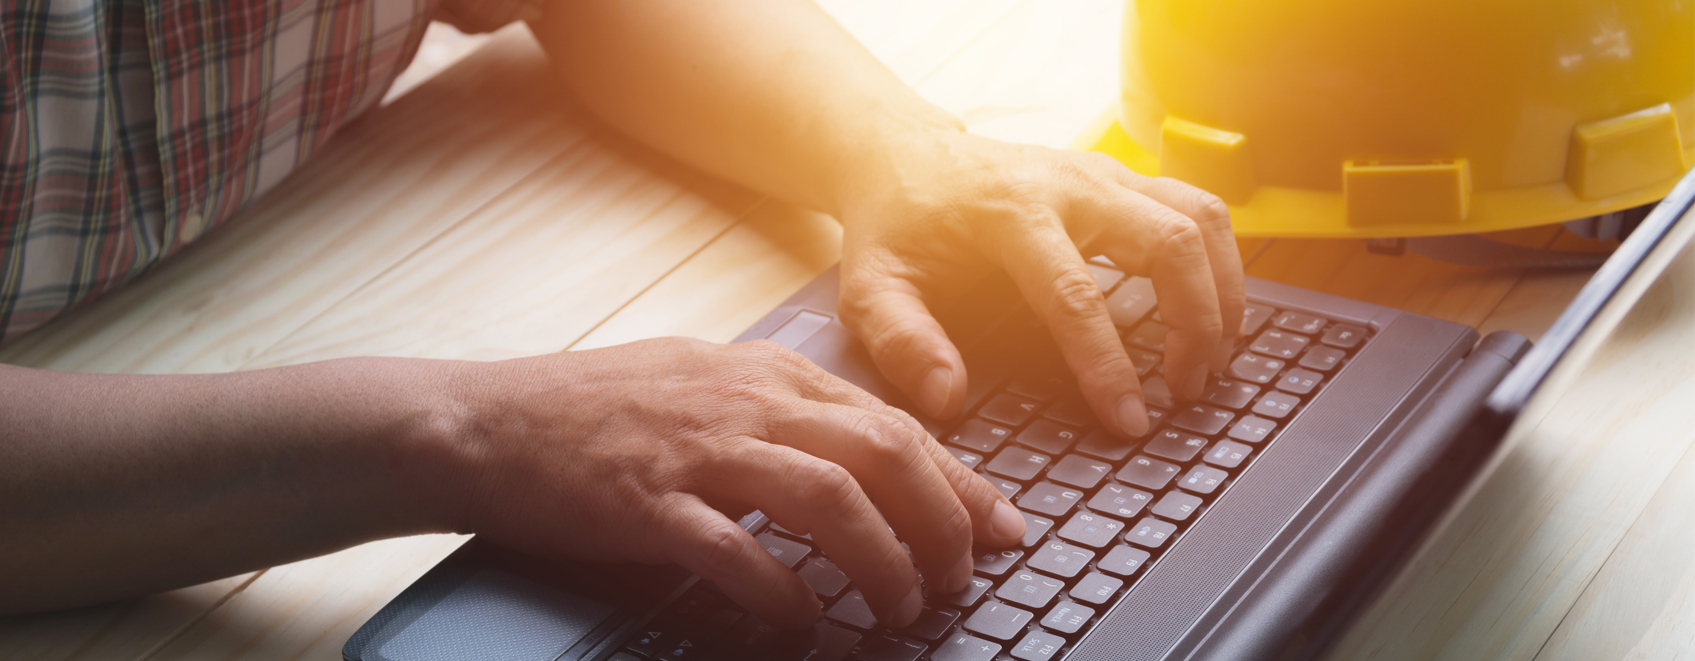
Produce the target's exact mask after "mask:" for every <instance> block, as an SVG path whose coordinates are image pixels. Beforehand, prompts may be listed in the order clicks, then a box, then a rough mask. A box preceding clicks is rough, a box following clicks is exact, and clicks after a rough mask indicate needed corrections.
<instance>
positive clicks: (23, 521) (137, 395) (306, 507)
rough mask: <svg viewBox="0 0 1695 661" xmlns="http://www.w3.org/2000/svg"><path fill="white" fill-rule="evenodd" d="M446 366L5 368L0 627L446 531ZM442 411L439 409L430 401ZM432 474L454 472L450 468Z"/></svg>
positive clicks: (0, 414)
mask: <svg viewBox="0 0 1695 661" xmlns="http://www.w3.org/2000/svg"><path fill="white" fill-rule="evenodd" d="M441 367H442V364H440V363H428V362H424V361H408V360H396V359H356V360H339V361H331V362H324V363H315V364H311V365H302V366H298V367H290V368H284V369H274V370H263V371H255V372H242V373H236V374H217V375H194V376H129V375H96V374H71V373H62V372H49V371H44V370H34V369H26V368H21V367H14V366H9V365H0V402H5V405H4V406H0V437H4V441H3V442H0V467H4V469H3V470H0V558H4V559H5V561H4V562H3V563H0V613H4V612H17V611H22V610H42V609H52V608H63V607H68V606H75V605H81V604H87V603H91V602H95V601H101V600H105V599H112V598H118V597H126V596H133V595H138V594H144V593H147V592H151V591H156V590H160V589H164V588H170V587H177V586H182V585H188V584H192V583H197V582H201V581H206V580H211V579H214V578H219V577H222V576H228V575H231V574H235V573H239V572H242V571H247V570H251V569H257V568H262V567H268V566H271V565H275V564H280V563H283V562H289V561H293V560H298V559H301V558H306V557H310V556H313V555H318V554H322V553H327V552H329V551H333V550H336V549H340V548H344V547H347V546H350V545H353V544H356V543H359V542H363V541H368V540H372V539H379V538H382V537H390V536H395V535H400V534H406V533H414V532H424V531H427V530H433V529H440V528H441V526H440V524H439V523H438V522H436V521H431V520H430V519H428V518H427V517H428V515H429V513H430V508H428V507H421V506H419V505H418V503H419V502H420V500H421V499H423V500H427V499H429V498H430V497H431V494H430V493H429V492H428V491H423V490H419V489H417V488H416V485H418V484H421V483H425V482H426V480H425V479H422V478H425V477H427V476H425V475H421V474H419V473H421V472H422V471H425V470H429V468H428V467H429V466H431V465H432V464H431V463H430V462H429V461H426V460H423V455H424V454H425V453H428V452H430V451H431V448H430V446H429V445H428V443H427V442H426V441H427V440H428V439H435V438H442V437H444V434H442V433H441V430H440V429H438V427H440V426H441V425H442V424H444V423H445V422H446V421H448V420H450V419H451V417H450V416H449V415H447V412H449V411H451V408H450V407H447V406H440V405H438V404H439V403H440V402H441V401H442V400H445V397H441V396H437V397H431V396H429V395H428V393H431V392H437V393H445V392H446V389H445V388H442V387H439V386H440V385H441V382H442V379H443V377H444V373H443V370H442V369H440V368H441ZM432 400H435V401H432ZM433 465H437V466H439V465H440V462H436V463H435V464H433Z"/></svg>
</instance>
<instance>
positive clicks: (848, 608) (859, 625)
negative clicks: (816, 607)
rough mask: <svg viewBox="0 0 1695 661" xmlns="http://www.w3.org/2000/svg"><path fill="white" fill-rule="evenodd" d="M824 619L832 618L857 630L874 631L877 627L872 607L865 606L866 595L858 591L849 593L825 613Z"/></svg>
mask: <svg viewBox="0 0 1695 661" xmlns="http://www.w3.org/2000/svg"><path fill="white" fill-rule="evenodd" d="M824 617H827V618H830V619H832V620H835V621H837V622H840V623H842V624H846V625H848V626H850V627H853V628H855V629H872V628H875V627H876V626H877V616H876V615H872V614H871V607H870V606H867V605H865V595H862V594H860V593H859V591H858V590H854V591H852V592H849V593H847V596H846V597H842V600H841V601H838V602H836V605H834V606H831V607H830V610H827V611H824Z"/></svg>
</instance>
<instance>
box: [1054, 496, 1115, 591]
mask: <svg viewBox="0 0 1695 661" xmlns="http://www.w3.org/2000/svg"><path fill="white" fill-rule="evenodd" d="M1121 532H1124V523H1123V522H1122V521H1118V520H1116V519H1109V518H1106V517H1104V516H1100V515H1098V514H1090V513H1088V512H1078V513H1076V514H1073V515H1071V520H1070V521H1066V522H1065V525H1063V526H1060V528H1059V538H1060V539H1064V540H1069V541H1073V542H1077V543H1078V544H1082V545H1084V546H1093V547H1095V548H1097V549H1098V548H1100V547H1103V546H1106V545H1107V544H1111V543H1112V540H1113V538H1114V537H1117V536H1118V533H1121ZM1067 578H1069V577H1067Z"/></svg>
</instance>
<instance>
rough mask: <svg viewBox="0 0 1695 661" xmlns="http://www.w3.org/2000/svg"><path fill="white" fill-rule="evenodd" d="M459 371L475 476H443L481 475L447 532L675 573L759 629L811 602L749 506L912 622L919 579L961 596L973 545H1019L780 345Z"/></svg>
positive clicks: (971, 484)
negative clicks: (757, 530) (766, 544)
mask: <svg viewBox="0 0 1695 661" xmlns="http://www.w3.org/2000/svg"><path fill="white" fill-rule="evenodd" d="M459 370H460V374H459V376H457V377H455V380H456V381H457V382H458V383H460V384H463V385H462V386H461V387H460V388H459V389H460V390H461V394H460V396H459V399H460V400H461V401H462V402H463V403H464V409H465V410H466V411H467V413H468V416H469V419H470V421H471V422H470V423H468V424H466V425H462V427H463V428H464V431H463V433H462V434H461V436H462V437H461V438H460V439H459V440H458V441H457V442H456V443H455V445H456V446H457V450H456V451H455V452H454V453H453V454H454V455H455V456H457V457H459V458H460V459H458V461H462V462H464V463H465V464H468V465H463V466H460V467H458V468H455V469H453V470H451V471H449V472H448V473H447V474H459V475H466V476H471V477H472V480H471V481H470V483H469V484H468V485H466V486H467V488H466V490H465V496H464V498H463V499H462V502H463V507H464V509H463V511H462V512H458V513H456V514H454V515H453V516H454V517H455V518H456V519H457V520H456V521H454V522H452V525H453V526H454V527H455V528H458V529H461V530H468V531H474V532H476V533H477V534H479V535H482V536H484V537H485V538H488V539H489V540H491V541H493V542H495V543H498V544H501V545H503V546H508V547H511V548H515V549H518V550H520V551H525V552H528V553H532V554H537V555H544V556H545V555H555V556H560V555H563V556H570V557H576V558H583V559H589V560H609V561H630V560H634V561H640V562H654V563H657V562H675V563H677V564H679V565H682V566H683V567H685V568H687V569H689V570H691V571H693V572H694V573H696V574H698V575H700V576H701V577H703V578H705V579H707V580H711V581H714V582H716V583H717V584H718V586H719V587H720V588H722V589H723V590H724V592H725V593H726V594H728V595H729V596H730V597H731V598H733V599H735V600H736V601H737V602H739V603H740V604H742V605H743V606H745V607H747V608H748V609H749V610H751V611H753V612H754V613H756V614H758V615H759V616H761V617H764V618H766V619H767V620H769V621H772V622H777V623H785V624H789V625H796V626H799V625H805V624H809V623H811V622H812V621H813V620H814V619H816V618H817V615H818V601H817V600H816V598H815V597H814V596H813V593H812V590H811V589H810V588H809V587H808V586H807V585H806V583H805V582H804V581H802V580H801V579H800V578H799V577H798V576H797V575H796V574H795V573H794V572H792V571H790V570H789V569H788V568H787V567H785V566H784V565H783V564H782V563H780V562H778V561H777V560H776V559H774V558H773V557H771V555H770V554H768V553H766V552H765V550H764V549H763V548H761V547H760V546H759V544H758V543H756V542H755V541H754V539H753V538H752V537H751V536H750V535H748V533H747V532H745V531H743V530H742V529H741V528H740V527H738V526H737V525H736V524H735V522H734V519H733V518H732V517H734V516H737V515H739V514H741V513H745V512H747V511H750V510H752V509H754V508H757V509H760V510H762V511H763V512H765V514H767V515H768V516H770V517H771V519H772V520H774V521H776V522H778V523H780V524H782V526H783V527H785V528H788V529H790V530H794V531H796V532H800V533H810V534H811V535H812V539H813V540H814V541H815V542H816V543H817V544H818V545H819V546H820V547H821V548H822V549H823V551H824V552H825V553H827V554H829V556H830V559H831V560H832V561H833V562H835V563H836V564H837V565H838V566H839V567H841V569H842V571H844V572H845V573H846V574H847V575H848V576H849V577H850V578H852V579H853V581H854V583H855V584H856V585H857V586H858V588H859V589H860V590H861V591H862V592H863V593H864V595H865V598H866V601H867V603H869V604H870V605H871V608H872V610H873V611H874V612H876V613H877V615H878V618H879V619H881V620H882V621H883V622H885V623H889V624H892V625H894V626H905V625H906V624H909V623H911V622H912V620H913V619H914V618H916V617H917V616H918V614H919V612H920V608H921V607H922V600H921V596H920V593H919V582H918V575H919V572H920V571H922V573H923V575H924V576H925V578H926V581H927V582H928V583H929V584H930V585H931V586H935V587H941V588H942V589H943V590H944V591H947V592H952V591H956V590H958V589H962V588H963V587H965V585H966V582H967V581H968V580H969V579H970V577H971V572H972V552H971V546H972V542H973V539H975V540H976V541H978V542H981V543H984V544H987V545H991V546H997V547H998V546H1006V545H1009V544H1012V543H1014V542H1015V541H1016V540H1018V539H1020V538H1021V537H1022V535H1023V532H1024V524H1023V519H1022V518H1021V517H1020V516H1019V515H1018V513H1017V511H1016V510H1014V509H1013V507H1012V506H1011V505H1010V504H1008V503H1007V502H1006V500H1005V499H1004V498H1002V497H1001V496H1000V494H999V493H998V492H996V491H995V489H994V488H993V487H992V486H990V485H989V484H988V482H986V481H984V480H983V479H982V478H981V477H979V476H977V475H975V474H973V473H971V471H969V470H967V469H966V468H965V467H964V466H963V465H961V464H960V463H959V462H958V461H956V460H955V459H954V458H953V456H952V455H949V454H948V453H947V452H946V451H945V450H943V449H942V447H941V446H940V445H938V444H937V443H936V442H935V440H934V439H932V438H930V436H929V435H928V434H926V433H925V432H924V430H923V428H922V427H920V426H919V425H918V423H917V422H916V421H914V420H913V419H912V418H911V416H908V415H906V414H905V413H903V412H901V411H900V410H898V409H894V408H891V407H889V406H887V405H885V404H883V403H882V402H880V401H878V400H877V399H876V398H874V397H872V396H870V395H869V394H866V393H865V392H864V391H862V390H859V389H858V388H855V387H854V386H852V385H850V384H848V383H847V382H845V381H842V380H840V379H837V378H835V377H833V376H831V375H830V374H828V373H826V372H824V371H823V370H821V369H819V368H818V367H817V366H815V365H813V364H812V363H810V362H807V361H806V360H805V359H804V358H802V357H800V356H799V355H798V354H796V353H794V352H792V351H789V350H788V349H785V348H783V347H781V346H780V345H777V344H775V343H772V342H767V341H758V342H750V343H745V344H738V345H728V346H726V345H715V344H709V343H706V342H699V341H692V340H682V339H663V340H652V341H646V342H639V343H635V344H629V345H623V346H618V347H612V348H607V349H600V350H595V351H583V352H571V353H566V354H558V355H552V356H541V357H536V358H526V359H520V360H513V361H505V362H499V363H464V364H462V366H461V367H460V368H459ZM879 510H880V511H881V513H880V514H879ZM726 512H728V513H729V514H726ZM891 528H892V531H891ZM897 534H898V535H899V536H900V540H903V541H905V542H906V543H907V544H909V545H910V546H911V548H912V553H911V556H910V557H909V556H908V554H907V552H906V551H905V550H903V549H902V548H901V545H900V541H897V540H896V537H895V536H896V535H897ZM914 561H916V564H917V567H916V568H915V567H914Z"/></svg>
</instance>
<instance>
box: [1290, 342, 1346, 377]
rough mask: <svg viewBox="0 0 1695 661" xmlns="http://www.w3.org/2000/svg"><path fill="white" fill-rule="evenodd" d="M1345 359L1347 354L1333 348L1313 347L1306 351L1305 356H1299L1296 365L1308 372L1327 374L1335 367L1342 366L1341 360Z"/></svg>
mask: <svg viewBox="0 0 1695 661" xmlns="http://www.w3.org/2000/svg"><path fill="white" fill-rule="evenodd" d="M1347 357H1348V352H1346V351H1343V350H1341V349H1337V348H1335V347H1313V348H1311V349H1308V350H1307V353H1306V355H1304V356H1301V362H1299V363H1297V364H1298V365H1300V366H1301V367H1305V368H1307V369H1309V370H1318V371H1320V372H1328V371H1330V370H1333V369H1336V366H1337V365H1340V364H1342V359H1343V358H1347Z"/></svg>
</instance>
